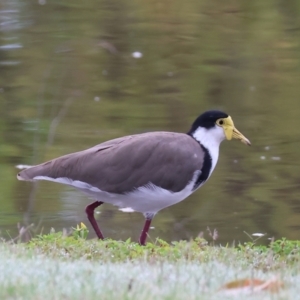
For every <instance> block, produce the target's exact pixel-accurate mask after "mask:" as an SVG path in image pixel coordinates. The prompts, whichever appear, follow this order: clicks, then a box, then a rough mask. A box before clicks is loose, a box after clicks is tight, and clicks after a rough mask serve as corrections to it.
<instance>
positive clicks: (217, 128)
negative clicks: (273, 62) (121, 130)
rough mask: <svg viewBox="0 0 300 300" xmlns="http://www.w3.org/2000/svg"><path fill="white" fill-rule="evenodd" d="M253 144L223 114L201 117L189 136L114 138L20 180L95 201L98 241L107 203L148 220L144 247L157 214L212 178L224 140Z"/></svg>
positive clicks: (25, 174) (89, 210) (158, 133)
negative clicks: (53, 185) (100, 214)
mask: <svg viewBox="0 0 300 300" xmlns="http://www.w3.org/2000/svg"><path fill="white" fill-rule="evenodd" d="M225 139H227V140H231V139H237V140H240V141H241V142H242V143H244V144H246V145H251V143H250V141H249V140H248V139H247V138H246V137H245V136H244V135H243V134H242V133H241V132H240V131H238V130H237V129H236V128H235V126H234V123H233V120H232V118H231V117H230V116H229V115H228V114H227V113H225V112H222V111H219V110H209V111H206V112H204V113H202V114H201V115H199V116H198V117H197V118H196V120H195V121H194V122H193V123H192V125H191V127H190V129H189V131H188V132H186V133H179V132H167V131H154V132H146V133H139V134H134V135H128V136H124V137H119V138H116V139H112V140H109V141H106V142H103V143H101V144H98V145H96V146H94V147H92V148H89V149H86V150H83V151H79V152H75V153H71V154H67V155H64V156H61V157H58V158H55V159H52V160H50V161H47V162H44V163H42V164H39V165H36V166H32V167H29V168H27V169H24V170H22V171H20V172H19V173H18V175H17V178H18V179H19V180H25V181H37V180H48V181H53V182H58V183H62V184H66V185H69V186H72V187H75V188H77V189H79V190H80V191H82V192H83V193H85V194H86V195H88V196H90V197H92V198H93V199H94V200H95V202H93V203H91V204H89V205H88V206H86V209H85V212H86V215H87V218H88V220H89V221H90V223H91V225H92V227H93V229H94V231H95V233H96V235H97V237H98V238H99V239H104V236H103V234H102V232H101V230H100V228H99V226H98V224H97V222H96V220H95V217H94V210H95V209H96V208H97V207H98V206H100V205H102V204H103V203H109V204H112V205H114V206H117V207H119V208H120V209H126V208H128V209H131V210H133V211H136V212H140V213H142V214H143V215H144V217H145V223H144V227H143V229H142V231H141V234H140V237H139V244H140V245H145V244H146V239H147V237H148V231H149V228H150V225H151V221H152V219H153V217H154V216H155V215H156V213H157V212H159V211H160V210H162V209H164V208H166V207H169V206H171V205H174V204H176V203H178V202H181V201H182V200H184V199H186V198H187V197H188V196H190V195H191V194H192V193H194V192H195V191H196V190H198V189H199V188H200V187H201V186H202V185H203V184H204V183H205V182H206V181H207V180H208V178H209V177H210V176H211V174H212V172H213V170H214V168H215V166H216V164H217V160H218V156H219V146H220V143H221V142H222V141H223V140H225Z"/></svg>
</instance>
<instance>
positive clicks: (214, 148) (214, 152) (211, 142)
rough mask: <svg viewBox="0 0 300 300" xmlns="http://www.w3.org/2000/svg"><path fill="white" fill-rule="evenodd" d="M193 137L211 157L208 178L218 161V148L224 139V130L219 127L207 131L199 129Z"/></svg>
mask: <svg viewBox="0 0 300 300" xmlns="http://www.w3.org/2000/svg"><path fill="white" fill-rule="evenodd" d="M193 137H194V138H195V139H196V140H197V141H198V142H199V143H200V144H201V145H202V146H203V147H205V148H206V149H207V150H208V152H209V154H210V156H211V160H212V162H211V164H212V168H211V170H210V173H209V176H210V174H211V173H212V171H213V170H214V168H215V166H216V164H217V161H218V157H219V146H220V144H221V142H222V141H223V140H224V139H225V133H224V130H223V128H222V127H219V126H215V127H213V128H209V129H206V128H203V127H199V128H198V129H196V130H195V132H194V133H193Z"/></svg>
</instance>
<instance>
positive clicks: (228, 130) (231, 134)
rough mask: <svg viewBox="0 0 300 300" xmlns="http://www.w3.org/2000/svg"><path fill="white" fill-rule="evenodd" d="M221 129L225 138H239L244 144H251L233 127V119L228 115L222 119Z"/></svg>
mask: <svg viewBox="0 0 300 300" xmlns="http://www.w3.org/2000/svg"><path fill="white" fill-rule="evenodd" d="M223 129H224V132H225V136H226V139H227V140H231V139H232V138H234V139H237V140H240V141H241V142H242V143H244V144H245V145H248V146H250V145H251V143H250V141H249V140H248V139H247V138H246V137H245V136H244V135H243V134H242V133H241V132H239V131H238V130H237V129H236V128H235V127H234V124H233V121H232V119H231V117H230V116H228V117H227V118H226V119H224V124H223Z"/></svg>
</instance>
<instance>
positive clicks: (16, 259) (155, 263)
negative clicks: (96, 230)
mask: <svg viewBox="0 0 300 300" xmlns="http://www.w3.org/2000/svg"><path fill="white" fill-rule="evenodd" d="M86 235H87V229H86V228H85V227H84V226H79V227H77V229H75V230H74V232H73V235H72V236H65V235H64V234H63V233H62V232H57V233H51V234H48V235H41V236H37V237H35V238H33V239H32V240H31V241H30V242H28V243H9V242H5V241H3V242H2V243H0V299H43V300H46V299H51V300H52V299H139V300H143V299H172V300H176V299H232V297H233V296H226V295H224V293H223V292H221V291H219V289H220V287H222V286H223V285H224V284H226V283H228V282H230V281H233V280H237V279H243V278H258V279H262V280H269V279H271V278H274V277H275V276H276V277H277V278H279V279H280V280H281V281H282V282H283V283H284V288H283V289H282V290H280V292H279V293H273V294H271V293H270V292H268V291H265V292H259V293H255V294H251V293H250V294H247V295H242V296H241V295H239V296H235V297H234V299H241V298H246V299H297V297H298V296H299V294H300V284H299V282H300V262H299V261H300V253H299V251H300V250H299V249H300V242H298V241H288V240H285V239H281V240H278V241H274V242H272V243H271V244H270V245H269V246H268V247H266V246H256V245H255V244H254V243H253V242H251V243H247V244H244V245H239V246H238V247H235V248H233V247H221V246H209V245H208V243H207V242H206V241H205V240H204V239H200V238H198V239H195V240H193V241H180V242H173V243H171V244H168V243H166V242H164V241H162V240H157V241H156V242H155V243H154V244H152V243H148V244H147V245H146V246H145V247H142V246H140V245H138V244H137V243H133V242H131V241H130V240H127V241H125V242H121V241H113V240H104V241H98V240H86Z"/></svg>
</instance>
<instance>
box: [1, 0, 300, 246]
mask: <svg viewBox="0 0 300 300" xmlns="http://www.w3.org/2000/svg"><path fill="white" fill-rule="evenodd" d="M299 14H300V11H299V7H296V6H295V7H294V6H293V3H292V2H285V4H284V5H281V3H280V2H276V3H275V2H272V1H267V2H263V3H262V2H261V1H258V0H255V1H251V2H247V3H240V2H238V1H236V2H235V1H229V2H227V1H226V2H219V1H218V2H217V1H189V2H188V3H183V2H179V1H175V2H172V3H162V2H161V1H154V2H153V1H152V2H151V3H150V2H149V3H148V2H142V3H139V2H132V1H123V2H122V3H120V2H119V1H118V2H117V1H107V0H101V1H95V0H88V1H85V2H84V4H83V3H79V2H78V3H77V2H76V3H71V2H70V3H69V2H67V1H51V3H50V1H49V2H48V1H36V2H32V1H22V2H19V1H11V0H9V1H8V0H7V1H3V2H2V3H1V7H0V68H1V72H0V112H1V118H0V131H1V134H0V164H1V168H0V176H1V181H0V190H1V193H0V208H1V209H0V226H1V228H0V229H1V232H2V234H3V232H5V231H6V230H9V232H10V234H11V235H12V236H15V235H16V233H17V224H18V223H20V224H22V225H26V224H30V223H31V222H34V223H35V224H39V226H40V227H39V229H38V230H42V229H41V228H44V229H43V230H44V232H49V229H50V228H51V227H54V228H55V229H57V230H60V229H62V228H64V227H65V228H69V227H72V226H75V225H76V224H77V223H78V222H81V221H84V222H85V223H87V221H86V217H85V214H84V208H85V206H86V205H87V204H88V203H90V202H91V201H92V200H91V199H87V198H86V197H85V196H83V195H82V194H80V193H79V192H76V191H74V190H73V189H71V188H69V187H65V186H60V185H58V184H54V183H50V182H48V183H39V184H35V185H33V184H31V183H24V182H18V181H17V180H16V173H17V169H16V168H15V165H18V164H29V165H32V164H35V163H39V162H42V161H44V160H47V159H50V158H54V157H57V156H60V155H63V154H66V153H70V152H73V151H77V150H82V149H84V148H87V147H90V146H93V145H95V144H98V143H100V142H102V141H105V140H108V139H111V138H114V137H118V136H122V135H126V134H133V133H139V132H146V131H154V130H169V131H181V132H182V131H183V132H184V131H187V130H188V129H189V126H190V123H191V122H192V121H193V120H194V119H195V117H196V116H197V115H198V114H199V113H201V112H202V111H204V110H207V109H211V108H219V109H222V110H224V111H226V112H228V113H229V114H231V115H232V117H233V120H234V121H235V124H236V126H237V128H239V129H240V130H241V131H242V132H243V133H244V134H245V135H246V136H247V137H249V139H250V140H251V142H252V147H251V148H246V147H244V146H243V145H241V144H240V143H237V142H234V141H233V142H224V143H223V144H222V146H221V151H220V159H219V162H218V165H217V167H216V170H215V171H214V173H213V175H212V177H211V178H210V180H209V182H208V183H207V184H206V185H204V186H203V187H202V188H201V189H200V190H199V191H198V192H196V193H195V194H194V195H192V196H191V197H189V198H188V199H187V200H185V201H183V202H182V203H179V204H177V205H175V206H173V207H170V208H167V209H165V210H163V211H161V212H160V213H159V214H158V215H157V216H156V217H155V219H154V222H153V226H154V227H155V228H154V229H152V231H151V237H152V238H155V237H157V236H159V237H162V238H164V239H167V240H169V241H170V240H177V239H188V238H190V237H195V236H197V235H198V234H199V232H201V231H206V228H207V226H209V227H210V228H211V229H213V228H217V230H218V231H219V242H221V243H227V242H229V243H231V242H232V241H234V240H235V241H245V240H249V237H248V236H247V235H246V234H245V233H244V232H247V233H249V234H252V233H255V232H262V233H267V237H272V236H275V237H277V238H279V237H283V236H285V237H287V238H291V239H297V238H299V234H300V227H299V226H300V221H299V220H300V218H299V217H300V215H299V214H300V201H299V196H300V195H299V188H298V185H299V182H300V175H299V174H300V173H299V151H298V149H299V147H300V138H299V133H298V132H299V130H298V128H299V125H300V124H299V122H300V121H299V113H300V105H299V100H298V97H299V92H300V86H299V75H300V69H299V65H300V57H299V53H300V52H299V43H300V39H299V28H300V26H299ZM100 212H101V213H99V214H98V215H97V218H98V220H99V223H100V225H101V226H102V228H103V231H104V233H105V235H106V236H109V237H113V238H117V239H126V238H128V237H132V238H135V239H137V237H138V235H139V233H140V230H141V228H142V225H143V217H142V216H141V215H139V214H135V213H122V212H120V211H118V210H117V209H116V208H114V207H111V206H109V205H103V207H102V206H101V208H100ZM91 236H92V235H91Z"/></svg>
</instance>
